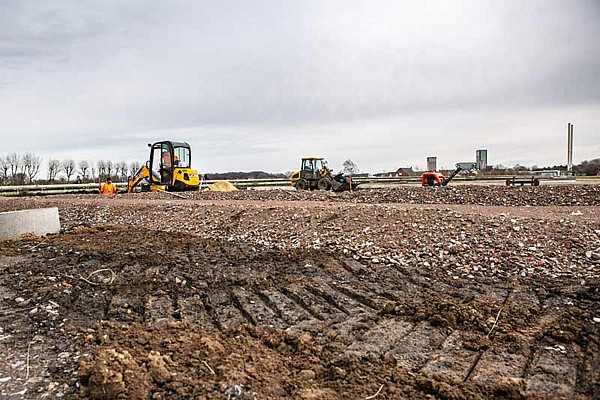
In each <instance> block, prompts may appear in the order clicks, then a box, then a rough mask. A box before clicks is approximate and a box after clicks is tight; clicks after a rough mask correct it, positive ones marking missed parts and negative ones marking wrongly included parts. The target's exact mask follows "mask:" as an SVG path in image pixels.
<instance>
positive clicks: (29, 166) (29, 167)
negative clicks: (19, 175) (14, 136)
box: [23, 153, 42, 183]
mask: <svg viewBox="0 0 600 400" xmlns="http://www.w3.org/2000/svg"><path fill="white" fill-rule="evenodd" d="M41 164H42V159H41V158H40V157H38V156H36V155H34V154H33V153H27V154H25V155H24V156H23V170H24V173H25V174H26V175H27V177H28V178H29V183H33V178H35V176H36V175H37V174H38V172H39V171H40V165H41Z"/></svg>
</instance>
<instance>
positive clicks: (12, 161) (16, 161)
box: [6, 153, 21, 184]
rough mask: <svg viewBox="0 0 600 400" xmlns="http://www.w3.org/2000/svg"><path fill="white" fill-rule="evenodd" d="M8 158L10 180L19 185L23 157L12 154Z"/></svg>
mask: <svg viewBox="0 0 600 400" xmlns="http://www.w3.org/2000/svg"><path fill="white" fill-rule="evenodd" d="M6 158H7V160H8V165H9V167H10V179H11V181H12V183H13V184H17V183H18V182H17V173H18V172H19V167H20V166H21V156H20V155H18V154H17V153H12V154H9V155H8V156H7V157H6Z"/></svg>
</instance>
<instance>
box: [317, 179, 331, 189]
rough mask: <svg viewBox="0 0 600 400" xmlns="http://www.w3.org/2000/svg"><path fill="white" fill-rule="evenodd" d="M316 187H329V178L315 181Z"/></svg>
mask: <svg viewBox="0 0 600 400" xmlns="http://www.w3.org/2000/svg"><path fill="white" fill-rule="evenodd" d="M317 188H319V190H329V189H331V180H330V179H329V178H321V179H319V182H317Z"/></svg>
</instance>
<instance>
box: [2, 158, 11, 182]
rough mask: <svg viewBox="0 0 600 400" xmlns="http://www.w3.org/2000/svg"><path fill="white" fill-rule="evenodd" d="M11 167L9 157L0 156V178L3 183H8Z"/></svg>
mask: <svg viewBox="0 0 600 400" xmlns="http://www.w3.org/2000/svg"><path fill="white" fill-rule="evenodd" d="M9 169H10V165H9V164H8V157H2V156H0V179H1V181H0V182H2V184H3V185H6V184H7V183H8V178H9V176H8V170H9Z"/></svg>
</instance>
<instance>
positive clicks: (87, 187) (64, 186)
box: [0, 175, 598, 196]
mask: <svg viewBox="0 0 600 400" xmlns="http://www.w3.org/2000/svg"><path fill="white" fill-rule="evenodd" d="M513 176H514V175H484V176H462V177H459V178H455V179H454V180H455V181H469V182H477V181H480V182H485V181H505V180H506V179H507V178H512V177H513ZM524 176H525V175H524ZM527 176H531V175H527ZM585 178H586V179H590V180H598V178H595V177H585ZM575 179H576V178H575V177H561V178H560V180H573V181H575ZM352 180H353V182H356V183H360V184H365V183H374V184H377V183H383V184H385V183H388V184H392V183H417V182H420V181H421V177H420V176H400V177H356V178H353V179H352ZM540 180H545V181H553V180H556V179H553V178H540ZM215 182H218V180H208V181H203V182H202V187H205V185H210V184H212V183H215ZM229 182H231V183H232V184H234V185H235V186H236V187H238V188H240V189H245V188H251V187H287V186H290V180H289V179H287V178H275V179H268V178H266V179H231V180H229ZM115 185H116V186H117V187H119V188H125V187H126V186H127V183H126V182H116V183H115ZM66 193H98V183H95V182H92V183H61V184H53V185H17V186H0V196H25V195H29V196H35V195H50V194H66Z"/></svg>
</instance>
